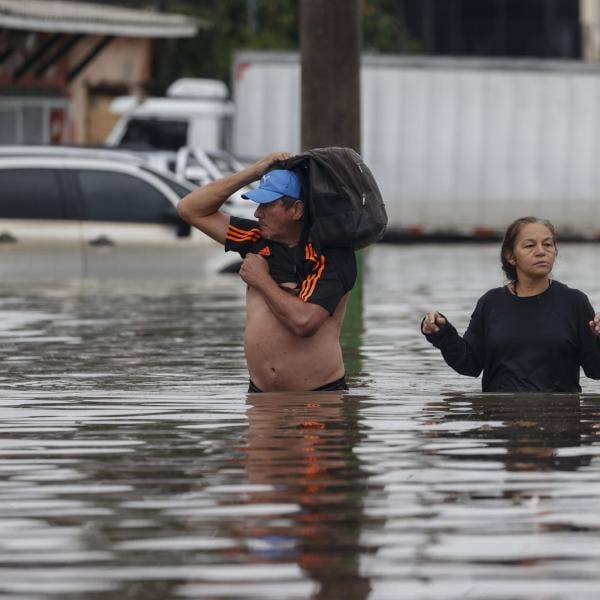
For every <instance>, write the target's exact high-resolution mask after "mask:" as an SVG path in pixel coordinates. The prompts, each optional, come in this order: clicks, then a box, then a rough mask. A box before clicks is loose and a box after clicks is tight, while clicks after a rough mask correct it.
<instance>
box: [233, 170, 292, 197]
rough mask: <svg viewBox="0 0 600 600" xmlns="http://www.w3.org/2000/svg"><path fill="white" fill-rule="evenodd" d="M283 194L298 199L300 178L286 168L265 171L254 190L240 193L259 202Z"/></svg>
mask: <svg viewBox="0 0 600 600" xmlns="http://www.w3.org/2000/svg"><path fill="white" fill-rule="evenodd" d="M283 196H288V198H295V199H296V200H300V178H299V177H298V175H296V173H294V172H293V171H288V170H287V169H275V170H273V171H269V172H268V173H265V174H264V175H263V176H262V177H261V178H260V184H259V185H258V187H257V188H256V189H255V190H250V191H249V192H246V193H245V194H242V198H246V200H253V201H254V202H258V203H259V204H267V203H269V202H273V201H275V200H278V199H279V198H282V197H283Z"/></svg>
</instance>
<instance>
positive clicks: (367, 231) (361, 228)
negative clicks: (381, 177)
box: [277, 147, 388, 250]
mask: <svg viewBox="0 0 600 600" xmlns="http://www.w3.org/2000/svg"><path fill="white" fill-rule="evenodd" d="M277 167H278V168H282V169H293V170H295V171H296V173H298V175H299V176H300V179H301V182H302V198H303V200H304V203H305V209H304V210H305V231H306V233H307V235H308V236H309V237H310V239H311V240H312V241H313V242H315V243H316V244H317V245H318V246H323V247H334V248H352V249H354V250H358V249H360V248H364V247H365V246H368V245H369V244H373V243H374V242H377V241H379V240H380V239H381V238H382V237H383V234H384V233H385V228H386V226H387V221H388V219H387V213H386V212H385V204H384V202H383V198H382V197H381V192H380V191H379V187H378V186H377V182H376V181H375V178H374V177H373V174H372V173H371V170H370V169H369V167H367V165H366V164H365V163H364V162H363V159H362V158H361V156H360V154H358V153H357V152H355V151H354V150H352V149H351V148H339V147H330V148H314V149H313V150H307V151H306V152H302V153H301V154H298V155H297V156H294V157H292V158H290V159H287V160H283V161H280V162H279V163H278V164H277Z"/></svg>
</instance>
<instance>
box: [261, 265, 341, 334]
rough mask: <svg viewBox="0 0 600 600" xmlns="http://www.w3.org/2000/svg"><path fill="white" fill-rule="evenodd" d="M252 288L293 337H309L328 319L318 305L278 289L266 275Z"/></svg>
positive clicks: (327, 315)
mask: <svg viewBox="0 0 600 600" xmlns="http://www.w3.org/2000/svg"><path fill="white" fill-rule="evenodd" d="M253 287H254V288H256V289H257V290H258V292H259V293H260V294H261V295H262V297H263V298H264V299H265V302H266V303H267V304H268V306H269V308H270V309H271V312H272V313H273V314H274V315H275V317H276V318H277V319H278V320H279V321H280V322H281V324H282V325H284V326H285V327H286V328H287V329H288V330H289V331H291V332H292V333H293V334H294V335H297V336H299V337H311V336H313V335H315V333H317V331H318V330H319V329H320V327H321V325H323V323H325V321H327V319H329V317H330V315H329V312H328V311H327V310H326V309H324V308H323V307H322V306H319V305H318V304H311V303H310V302H304V301H303V300H300V298H298V297H296V296H294V295H292V294H290V293H289V292H286V291H285V290H284V289H283V288H281V287H279V285H277V283H276V282H275V280H274V279H273V278H272V277H271V276H270V275H268V276H267V277H265V279H264V280H262V279H261V281H260V283H259V284H258V285H254V286H253Z"/></svg>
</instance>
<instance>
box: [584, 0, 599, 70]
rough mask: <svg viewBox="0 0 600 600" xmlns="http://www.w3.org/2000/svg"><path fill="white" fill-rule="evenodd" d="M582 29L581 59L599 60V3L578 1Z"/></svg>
mask: <svg viewBox="0 0 600 600" xmlns="http://www.w3.org/2000/svg"><path fill="white" fill-rule="evenodd" d="M579 10H580V14H581V29H582V40H581V45H582V58H583V59H584V60H588V61H594V62H597V61H598V60H600V1H599V0H579Z"/></svg>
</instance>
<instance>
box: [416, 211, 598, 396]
mask: <svg viewBox="0 0 600 600" xmlns="http://www.w3.org/2000/svg"><path fill="white" fill-rule="evenodd" d="M556 254H557V249H556V234H555V230H554V227H553V226H552V224H551V223H549V222H548V221H541V220H539V219H536V218H535V217H524V218H522V219H517V220H516V221H515V222H514V223H512V224H511V225H510V226H509V228H508V229H507V231H506V234H505V236H504V241H503V243H502V250H501V252H500V258H501V261H502V269H503V270H504V273H505V274H506V277H507V278H508V280H509V283H508V284H507V285H505V286H504V287H501V288H495V289H493V290H490V291H489V292H487V293H486V294H484V295H483V296H482V297H481V298H480V299H479V301H478V302H477V306H476V307H475V311H474V312H473V314H472V316H471V322H470V323H469V327H468V328H467V331H466V332H465V334H464V336H463V337H460V336H459V335H458V333H457V331H456V329H455V328H454V327H453V326H452V325H451V324H450V323H449V322H448V320H447V319H446V318H445V317H444V315H442V314H441V313H439V312H436V311H431V312H428V313H427V315H426V316H425V318H424V319H423V321H422V322H421V331H422V333H423V334H424V335H425V337H426V338H427V340H428V341H429V342H431V343H432V344H433V345H434V346H435V347H436V348H439V349H440V350H441V352H442V356H443V357H444V360H445V361H446V362H447V363H448V365H450V366H451V367H452V368H453V369H454V370H455V371H456V372H457V373H460V374H461V375H470V376H471V377H477V376H479V374H480V373H481V371H483V380H482V390H483V391H484V392H580V391H581V387H580V385H579V368H580V367H583V370H584V372H585V374H586V375H587V376H588V377H590V378H592V379H600V313H596V314H595V315H594V309H593V308H592V306H591V304H590V302H589V300H588V298H587V296H586V295H585V294H584V293H583V292H580V291H579V290H576V289H572V288H569V287H567V286H566V285H564V284H563V283H560V282H558V281H553V280H552V279H551V278H550V273H551V271H552V267H553V266H554V261H555V260H556Z"/></svg>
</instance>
